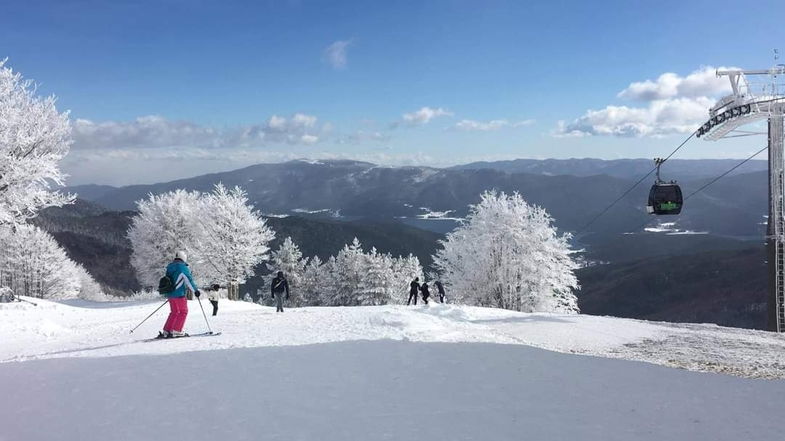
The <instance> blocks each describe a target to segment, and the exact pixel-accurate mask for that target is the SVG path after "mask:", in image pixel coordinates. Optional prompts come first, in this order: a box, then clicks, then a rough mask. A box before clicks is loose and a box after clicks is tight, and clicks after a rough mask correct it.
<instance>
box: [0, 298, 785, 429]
mask: <svg viewBox="0 0 785 441" xmlns="http://www.w3.org/2000/svg"><path fill="white" fill-rule="evenodd" d="M157 306H158V303H156V302H140V303H130V304H129V303H117V304H95V303H86V302H70V303H69V304H65V303H55V302H46V301H40V302H39V306H38V307H33V306H31V305H25V304H19V303H15V304H0V333H1V334H2V335H3V340H2V345H0V361H2V363H0V391H2V394H3V400H1V401H0V440H3V441H4V440H55V439H63V440H71V439H73V440H93V439H95V440H108V439H111V440H148V439H170V438H171V439H188V440H193V441H196V440H202V439H204V440H215V439H287V440H289V439H322V440H332V439H335V440H339V439H340V440H348V439H369V440H370V439H407V440H419V439H429V440H431V439H467V440H468V439H494V440H495V439H524V438H525V439H567V438H574V439H584V440H585V439H590V440H591V439H597V440H614V439H619V440H629V439H651V440H663V439H691V440H698V439H706V440H712V441H716V440H722V439H728V440H737V439H745V440H751V439H782V438H783V435H785V426H783V425H782V424H781V423H780V422H779V419H778V418H776V416H777V415H780V414H781V410H780V409H781V406H779V403H780V401H781V397H782V396H783V394H785V382H783V381H782V380H780V379H782V378H783V377H785V351H784V350H783V349H785V337H783V336H780V335H776V334H771V333H766V332H759V331H748V330H740V329H732V328H722V327H718V326H714V325H692V324H689V325H677V324H667V323H654V322H645V321H639V320H628V319H618V318H611V317H595V316H585V315H578V316H569V315H554V314H521V313H515V312H511V311H503V310H494V309H484V308H472V307H457V306H451V305H429V306H417V307H408V308H407V307H403V306H380V307H360V308H301V309H289V310H287V311H286V312H285V313H283V314H275V313H274V312H273V310H272V309H271V308H266V307H261V306H258V305H253V304H249V303H243V302H228V301H225V300H224V301H222V302H221V305H220V308H221V309H220V311H219V315H218V316H217V317H210V319H211V321H210V323H211V325H212V327H213V329H217V330H221V331H222V335H220V336H215V337H204V338H190V339H178V340H164V341H152V342H141V341H139V340H140V339H144V338H147V337H149V336H152V335H154V334H155V333H156V332H157V330H158V328H159V327H160V325H161V323H162V322H163V320H164V319H165V316H166V312H165V308H164V309H162V310H161V311H160V312H159V313H158V314H156V315H155V316H154V317H153V318H152V319H150V321H149V322H148V323H146V324H144V325H143V326H142V327H140V328H139V329H138V330H137V331H136V332H135V333H134V334H129V333H128V330H130V329H131V328H132V327H133V326H134V325H135V324H136V323H138V321H140V320H141V319H142V318H144V317H145V316H146V315H147V314H149V313H150V312H152V311H153V310H154V309H155V308H156V307H157ZM205 306H206V307H207V306H209V303H207V302H205ZM189 308H190V310H191V312H190V315H189V318H188V323H187V325H186V327H187V330H188V331H190V332H192V333H195V332H201V331H204V330H206V327H205V324H204V318H203V317H202V314H201V311H200V309H199V305H198V303H196V302H190V305H189ZM455 343H461V344H455ZM542 349H549V350H550V351H544V350H542ZM558 352H562V353H565V354H560V353H558ZM569 354H583V355H584V356H577V355H569ZM585 355H595V356H600V357H601V358H600V357H587V356H585ZM614 358H615V359H614ZM616 359H626V360H616ZM627 360H637V361H646V362H649V363H638V362H635V361H627ZM651 363H654V364H661V365H665V366H675V367H680V368H685V369H689V370H696V371H711V372H723V373H729V374H733V375H718V374H713V373H709V374H707V373H697V372H688V371H687V370H683V369H671V368H668V367H663V366H656V365H654V364H651ZM740 377H757V378H758V379H751V378H740ZM760 378H767V379H760ZM178 434H179V435H178Z"/></svg>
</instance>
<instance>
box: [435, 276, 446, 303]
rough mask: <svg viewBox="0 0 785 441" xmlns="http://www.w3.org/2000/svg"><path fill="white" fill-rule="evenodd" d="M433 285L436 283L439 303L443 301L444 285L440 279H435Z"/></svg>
mask: <svg viewBox="0 0 785 441" xmlns="http://www.w3.org/2000/svg"><path fill="white" fill-rule="evenodd" d="M434 285H436V289H437V290H439V303H444V285H442V281H441V280H437V281H436V282H435V283H434Z"/></svg>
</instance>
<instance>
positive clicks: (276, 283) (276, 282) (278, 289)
mask: <svg viewBox="0 0 785 441" xmlns="http://www.w3.org/2000/svg"><path fill="white" fill-rule="evenodd" d="M270 292H271V293H272V295H273V299H275V306H276V308H275V312H283V301H284V300H289V282H288V281H287V280H286V277H284V275H283V271H278V274H277V275H276V276H275V278H274V279H273V281H272V283H270ZM284 293H286V297H284Z"/></svg>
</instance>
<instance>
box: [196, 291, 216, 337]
mask: <svg viewBox="0 0 785 441" xmlns="http://www.w3.org/2000/svg"><path fill="white" fill-rule="evenodd" d="M196 300H198V301H199V307H200V308H202V315H203V316H204V322H205V323H207V330H208V331H210V334H212V333H213V330H212V329H210V322H208V321H207V314H205V313H204V306H202V299H200V298H199V296H196Z"/></svg>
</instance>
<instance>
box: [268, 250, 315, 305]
mask: <svg viewBox="0 0 785 441" xmlns="http://www.w3.org/2000/svg"><path fill="white" fill-rule="evenodd" d="M307 263H308V259H307V258H306V259H303V253H302V252H300V248H299V247H298V246H297V245H296V244H295V243H294V242H293V241H292V238H291V237H287V238H286V239H284V241H283V243H281V246H279V247H278V249H277V250H275V251H273V252H272V255H271V256H270V262H269V263H267V264H266V265H267V269H268V270H269V271H270V272H271V273H273V274H275V273H277V272H278V271H283V273H284V276H285V277H286V280H287V281H288V282H289V304H291V305H292V306H304V305H305V303H306V301H305V295H304V293H303V289H302V288H303V275H304V273H305V268H306V264H307Z"/></svg>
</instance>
